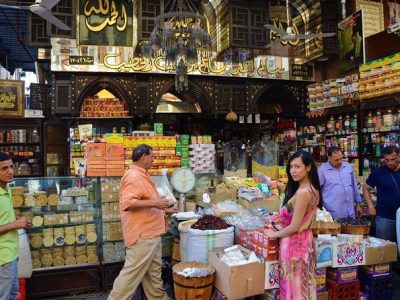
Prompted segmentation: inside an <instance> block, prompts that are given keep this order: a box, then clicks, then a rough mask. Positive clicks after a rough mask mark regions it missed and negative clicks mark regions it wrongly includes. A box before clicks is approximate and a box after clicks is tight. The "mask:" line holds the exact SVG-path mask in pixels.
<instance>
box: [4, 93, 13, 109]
mask: <svg viewBox="0 0 400 300" xmlns="http://www.w3.org/2000/svg"><path fill="white" fill-rule="evenodd" d="M16 101H17V95H15V94H8V93H0V108H13V107H15V103H16Z"/></svg>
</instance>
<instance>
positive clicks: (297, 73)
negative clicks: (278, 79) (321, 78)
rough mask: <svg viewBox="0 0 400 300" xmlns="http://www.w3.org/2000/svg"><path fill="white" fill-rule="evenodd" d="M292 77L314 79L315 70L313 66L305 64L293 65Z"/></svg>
mask: <svg viewBox="0 0 400 300" xmlns="http://www.w3.org/2000/svg"><path fill="white" fill-rule="evenodd" d="M290 69H291V75H292V76H293V77H313V76H314V68H313V66H312V65H309V64H304V65H297V64H292V65H291V68H290Z"/></svg>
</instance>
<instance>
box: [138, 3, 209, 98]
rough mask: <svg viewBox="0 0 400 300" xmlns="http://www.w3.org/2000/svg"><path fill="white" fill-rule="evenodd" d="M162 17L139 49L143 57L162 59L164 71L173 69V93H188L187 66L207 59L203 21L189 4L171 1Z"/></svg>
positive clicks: (206, 34) (157, 19) (206, 41)
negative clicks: (174, 91)
mask: <svg viewBox="0 0 400 300" xmlns="http://www.w3.org/2000/svg"><path fill="white" fill-rule="evenodd" d="M166 11H168V12H166V13H163V14H161V15H159V16H157V17H156V21H155V28H154V29H153V32H152V33H151V35H150V40H149V41H148V42H147V43H144V44H143V45H142V53H143V55H144V56H147V57H150V56H159V55H161V56H162V57H163V58H164V62H165V68H166V70H167V69H175V72H176V80H175V89H176V91H177V92H181V91H185V90H188V88H189V85H188V73H187V69H188V66H189V65H191V64H195V65H197V64H198V63H199V62H201V60H202V57H209V48H210V46H211V37H210V35H209V34H208V32H207V30H206V27H205V26H206V19H205V17H204V16H202V15H200V14H199V13H198V12H197V9H196V7H195V5H194V4H193V3H192V2H191V1H190V0H171V1H170V2H169V3H168V4H167V6H166Z"/></svg>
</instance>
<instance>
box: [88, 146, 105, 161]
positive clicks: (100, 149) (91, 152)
mask: <svg viewBox="0 0 400 300" xmlns="http://www.w3.org/2000/svg"><path fill="white" fill-rule="evenodd" d="M105 154H106V144H105V143H87V144H86V150H85V156H86V158H88V157H104V156H105Z"/></svg>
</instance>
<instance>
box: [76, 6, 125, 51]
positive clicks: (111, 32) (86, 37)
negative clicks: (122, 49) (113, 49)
mask: <svg viewBox="0 0 400 300" xmlns="http://www.w3.org/2000/svg"><path fill="white" fill-rule="evenodd" d="M132 19H133V7H132V2H131V1H129V0H81V1H79V22H78V23H79V26H78V28H79V44H80V45H105V46H127V47H129V46H132V45H133V26H132Z"/></svg>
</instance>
